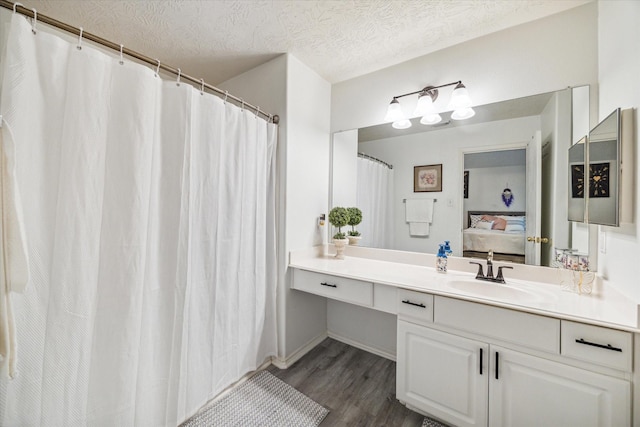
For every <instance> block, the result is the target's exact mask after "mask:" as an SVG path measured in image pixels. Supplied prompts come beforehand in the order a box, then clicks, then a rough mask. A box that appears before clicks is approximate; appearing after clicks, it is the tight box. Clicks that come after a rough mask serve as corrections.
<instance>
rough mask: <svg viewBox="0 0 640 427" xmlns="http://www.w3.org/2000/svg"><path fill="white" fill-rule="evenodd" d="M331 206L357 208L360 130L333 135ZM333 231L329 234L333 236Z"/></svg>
mask: <svg viewBox="0 0 640 427" xmlns="http://www.w3.org/2000/svg"><path fill="white" fill-rule="evenodd" d="M331 157H332V161H331V197H332V200H331V201H330V206H331V207H333V206H343V207H350V206H356V197H357V192H356V187H357V186H356V182H357V180H358V130H357V129H353V130H348V131H345V132H338V133H335V134H333V141H332V144H331ZM332 233H333V231H331V232H330V233H329V234H330V235H333V234H332Z"/></svg>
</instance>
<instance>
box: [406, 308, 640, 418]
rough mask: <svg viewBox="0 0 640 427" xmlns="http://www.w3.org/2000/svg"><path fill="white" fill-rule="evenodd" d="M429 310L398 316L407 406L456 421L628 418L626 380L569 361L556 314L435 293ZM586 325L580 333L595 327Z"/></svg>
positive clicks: (626, 350) (628, 385) (623, 337)
mask: <svg viewBox="0 0 640 427" xmlns="http://www.w3.org/2000/svg"><path fill="white" fill-rule="evenodd" d="M433 310H434V317H433V322H432V323H426V322H424V321H416V319H414V318H412V317H409V316H403V314H402V313H401V312H400V314H399V319H398V358H397V378H396V386H397V388H396V395H397V398H398V399H399V400H400V401H402V402H404V403H406V404H407V405H408V406H410V407H412V408H414V409H416V410H418V411H420V412H423V413H425V414H428V415H432V416H434V417H436V418H440V419H441V420H443V421H445V422H448V423H451V424H453V425H455V426H487V425H488V426H491V427H500V426H505V427H506V426H518V427H520V426H563V427H571V426H576V427H587V426H594V427H595V426H613V427H618V426H629V425H630V424H631V383H630V381H628V380H626V379H623V378H616V377H613V376H609V375H604V374H602V373H597V372H592V371H590V370H587V369H584V368H579V367H576V366H570V363H571V359H565V358H564V356H562V355H561V351H560V338H561V337H560V320H559V319H554V318H551V317H546V316H539V315H534V314H530V313H523V312H519V311H514V310H510V309H504V308H500V307H492V306H488V305H484V304H479V303H474V302H469V301H462V300H457V299H453V298H447V297H439V296H436V297H434V301H433ZM584 326H585V327H586V330H584V331H582V330H580V331H579V333H578V335H580V336H587V337H589V334H590V333H592V334H593V333H594V332H596V333H597V332H598V331H590V328H596V329H601V328H598V327H592V326H590V325H584ZM567 329H568V330H569V331H570V332H571V338H572V339H574V338H575V336H577V335H576V333H577V332H576V329H579V328H576V327H575V325H572V327H571V328H567ZM458 334H459V335H458ZM621 334H623V335H621V336H620V337H618V338H619V340H617V341H616V342H615V344H616V345H619V346H620V347H621V348H622V349H623V350H624V351H623V354H627V353H630V352H631V348H630V347H625V345H626V344H625V343H626V341H625V340H626V336H627V335H630V334H628V333H625V332H621ZM624 334H626V335H624ZM613 337H614V338H615V335H613ZM576 339H581V338H576ZM505 346H507V347H509V348H507V347H505ZM588 347H589V350H590V349H591V347H592V346H588ZM515 349H517V350H515ZM603 351H604V354H605V355H607V354H608V353H609V352H607V351H606V349H604V350H603ZM533 354H536V355H533ZM544 354H548V358H545V357H544ZM540 355H542V357H540ZM572 356H573V357H574V358H575V355H572ZM603 360H605V361H606V359H603ZM607 362H608V361H607ZM600 364H601V365H603V366H605V363H600Z"/></svg>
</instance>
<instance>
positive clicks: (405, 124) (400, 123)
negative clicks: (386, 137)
mask: <svg viewBox="0 0 640 427" xmlns="http://www.w3.org/2000/svg"><path fill="white" fill-rule="evenodd" d="M391 126H392V127H393V128H394V129H408V128H410V127H411V120H408V119H402V120H397V121H395V122H393V124H392V125H391Z"/></svg>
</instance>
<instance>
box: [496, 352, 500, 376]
mask: <svg viewBox="0 0 640 427" xmlns="http://www.w3.org/2000/svg"><path fill="white" fill-rule="evenodd" d="M499 357H500V356H499V355H498V352H497V351H496V379H498V358H499Z"/></svg>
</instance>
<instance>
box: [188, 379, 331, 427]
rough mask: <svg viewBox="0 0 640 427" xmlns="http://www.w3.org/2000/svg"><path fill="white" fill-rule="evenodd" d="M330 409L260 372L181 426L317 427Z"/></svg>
mask: <svg viewBox="0 0 640 427" xmlns="http://www.w3.org/2000/svg"><path fill="white" fill-rule="evenodd" d="M328 413H329V410H327V409H325V408H323V407H322V406H320V405H319V404H317V403H316V402H314V401H313V400H311V399H310V398H308V397H307V396H305V395H304V394H302V393H300V392H299V391H298V390H296V389H295V388H293V387H291V386H290V385H289V384H287V383H285V382H283V381H281V380H280V379H278V378H276V377H274V376H273V375H272V374H271V373H269V372H267V371H262V372H259V373H257V374H256V375H254V376H252V377H251V378H249V379H248V380H247V381H246V382H244V383H242V384H240V385H239V386H238V387H236V388H234V389H233V390H231V392H230V393H229V394H228V395H226V396H224V397H223V398H222V399H220V400H218V401H216V402H214V403H213V404H211V406H209V407H207V408H205V409H203V410H202V411H200V412H199V413H197V414H196V415H194V416H193V417H191V418H189V419H188V420H187V421H185V422H184V423H183V424H182V426H181V427H214V426H215V427H218V426H219V427H254V426H255V427H257V426H260V427H316V426H317V425H318V424H320V422H322V420H323V419H324V417H326V416H327V414H328Z"/></svg>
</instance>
